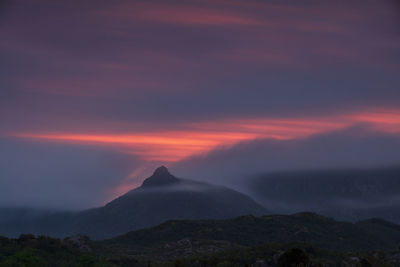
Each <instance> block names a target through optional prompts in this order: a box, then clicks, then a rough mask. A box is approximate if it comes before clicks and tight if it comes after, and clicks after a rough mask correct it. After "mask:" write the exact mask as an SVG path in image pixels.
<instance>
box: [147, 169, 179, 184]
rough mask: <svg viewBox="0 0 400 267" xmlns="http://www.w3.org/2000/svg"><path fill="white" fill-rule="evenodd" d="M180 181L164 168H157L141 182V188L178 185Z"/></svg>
mask: <svg viewBox="0 0 400 267" xmlns="http://www.w3.org/2000/svg"><path fill="white" fill-rule="evenodd" d="M179 181H180V180H179V179H178V178H176V177H175V176H173V175H172V174H171V173H170V172H169V171H168V169H167V167H165V166H161V167H158V168H157V169H156V170H155V171H154V173H153V175H152V176H150V177H149V178H147V179H146V180H144V181H143V184H142V186H143V187H147V186H166V185H171V184H175V183H178V182H179Z"/></svg>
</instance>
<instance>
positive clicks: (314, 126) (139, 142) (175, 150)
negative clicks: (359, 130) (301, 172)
mask: <svg viewBox="0 0 400 267" xmlns="http://www.w3.org/2000/svg"><path fill="white" fill-rule="evenodd" d="M362 122H366V123H370V124H371V125H373V126H374V127H375V128H376V129H379V130H381V131H384V132H389V133H394V132H397V133H400V110H378V111H366V112H359V113H355V114H348V115H340V116H331V117H324V118H255V119H236V120H227V121H216V122H202V123H190V124H187V125H185V126H186V128H188V130H181V131H165V132H145V133H134V134H129V135H122V134H107V135H101V134H99V135H96V134H63V133H52V134H49V133H45V134H34V133H22V134H15V135H14V136H17V137H22V138H30V139H40V140H46V141H53V142H64V143H76V144H84V145H97V146H99V145H100V146H113V147H119V148H122V149H124V151H125V152H126V153H131V154H135V155H138V156H139V157H141V158H143V159H144V160H147V161H163V162H175V161H179V160H182V159H184V158H186V157H190V156H192V155H196V154H201V153H206V152H208V151H210V150H212V149H214V148H216V147H218V146H232V145H235V144H237V143H239V142H242V141H250V140H254V139H257V138H271V139H275V140H287V139H295V138H303V137H307V136H310V135H312V134H317V133H323V132H329V131H334V130H339V129H342V128H346V127H349V126H351V125H354V124H356V123H362Z"/></svg>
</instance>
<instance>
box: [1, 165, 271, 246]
mask: <svg viewBox="0 0 400 267" xmlns="http://www.w3.org/2000/svg"><path fill="white" fill-rule="evenodd" d="M265 213H266V210H265V208H263V207H262V206H261V205H259V204H257V203H256V202H255V201H254V200H252V199H251V198H250V197H248V196H246V195H244V194H242V193H239V192H237V191H234V190H231V189H229V188H226V187H221V186H214V185H210V184H206V183H201V182H195V181H191V180H186V179H180V178H177V177H175V176H173V175H171V174H170V173H169V171H168V169H167V168H166V167H160V168H158V169H157V170H155V172H154V174H153V175H152V176H151V177H149V178H147V179H146V180H145V181H144V182H143V184H142V186H140V187H139V188H137V189H134V190H132V191H130V192H128V193H126V194H125V195H123V196H121V197H119V198H117V199H115V200H113V201H111V202H110V203H108V204H106V205H105V206H103V207H100V208H95V209H90V210H85V211H81V212H77V213H61V212H60V213H57V212H47V213H46V212H36V213H35V212H29V211H18V212H8V213H7V214H8V215H7V217H9V219H7V218H4V217H3V219H1V218H0V234H1V235H6V236H18V235H19V234H21V233H34V234H46V235H51V236H57V237H65V236H69V235H74V234H85V235H88V236H90V237H91V238H93V239H104V238H110V237H113V236H116V235H119V234H123V233H126V232H128V231H132V230H136V229H140V228H146V227H151V226H155V225H157V224H160V223H162V222H165V221H167V220H171V219H224V218H232V217H236V216H240V215H247V214H253V215H262V214H265ZM10 214H11V215H10Z"/></svg>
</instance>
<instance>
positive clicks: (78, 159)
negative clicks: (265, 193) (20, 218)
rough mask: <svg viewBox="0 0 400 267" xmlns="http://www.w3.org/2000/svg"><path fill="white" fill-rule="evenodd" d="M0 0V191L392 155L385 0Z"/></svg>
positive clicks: (399, 32) (94, 199) (44, 193)
mask: <svg viewBox="0 0 400 267" xmlns="http://www.w3.org/2000/svg"><path fill="white" fill-rule="evenodd" d="M1 3H2V4H0V33H1V38H0V55H1V57H0V58H1V60H0V81H1V88H0V125H1V127H0V170H1V171H0V206H2V205H19V206H32V205H33V206H44V207H57V208H59V207H64V208H73V209H76V208H87V207H92V206H96V205H101V204H103V203H104V202H106V201H108V200H110V199H112V198H114V197H116V196H118V195H120V194H122V193H124V192H126V191H128V190H129V189H132V188H135V187H136V186H138V185H140V183H141V181H142V180H143V179H144V178H146V175H148V174H150V173H151V171H152V169H153V168H154V167H156V166H159V165H161V164H164V165H167V166H169V167H170V168H171V169H172V170H174V171H175V172H176V173H177V175H180V174H181V175H184V176H187V177H191V178H193V179H204V180H207V181H210V182H213V181H215V182H216V183H222V184H224V183H227V184H229V183H234V182H233V180H232V181H228V180H226V179H224V178H223V177H230V176H232V175H234V174H238V173H240V174H243V175H247V174H251V173H257V172H261V171H268V170H272V169H274V170H275V169H285V168H288V169H302V168H326V167H330V168H332V167H335V168H336V167H343V166H346V167H376V166H382V165H393V164H400V4H398V2H397V1H396V0H393V1H390V0H382V1H374V0H352V1H349V0H346V1H345V0H343V1H341V0H339V1H336V0H335V1H319V0H314V1H311V0H306V1H295V0H293V1H289V0H288V1H286V0H283V1H256V0H246V1H244V0H229V1H225V0H212V1H209V0H201V1H200V0H199V1H195V0H190V1H166V0H164V1H161V0H160V1H145V0H143V1H136V0H135V1H119V0H116V1H109V0H107V1H106V0H96V1H94V0H93V1H92V0H90V1H74V0H72V1H54V0H36V1H28V0H25V1H23V0H21V1H19V0H7V1H2V2H1ZM321 140H323V141H321ZM333 150H334V151H335V153H333V152H332V151H333ZM316 151H318V153H316ZM239 152H240V153H239ZM331 152H332V153H331ZM272 167H273V168H272ZM217 176H218V177H219V178H220V179H219V178H218V177H217ZM236 178H240V177H236ZM234 181H236V180H234Z"/></svg>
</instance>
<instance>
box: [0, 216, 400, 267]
mask: <svg viewBox="0 0 400 267" xmlns="http://www.w3.org/2000/svg"><path fill="white" fill-rule="evenodd" d="M399 244H400V226H399V225H396V224H393V223H389V222H387V221H384V220H381V219H370V220H366V221H362V222H358V223H348V222H338V221H335V220H333V219H329V218H326V217H323V216H320V215H317V214H314V213H298V214H293V215H269V216H262V217H255V216H241V217H237V218H233V219H226V220H173V221H168V222H165V223H163V224H161V225H158V226H156V227H153V228H149V229H144V230H137V231H133V232H129V233H127V234H124V235H121V236H118V237H115V238H112V239H109V240H103V241H90V240H89V239H88V238H86V237H84V236H75V237H71V238H66V239H64V240H60V239H54V238H49V237H43V236H39V237H36V238H35V237H34V236H32V235H23V236H21V237H20V238H18V239H7V238H1V237H0V267H1V266H40V267H41V266H110V267H111V266H121V267H124V266H126V267H128V266H129V267H135V266H137V267H145V266H153V267H155V266H199V267H200V266H268V267H288V266H321V267H322V266H324V267H330V266H332V267H333V266H354V267H372V266H374V267H380V266H382V267H383V266H385V267H390V266H393V267H395V266H400V250H399V248H398V245H399ZM301 264H302V265H301Z"/></svg>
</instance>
